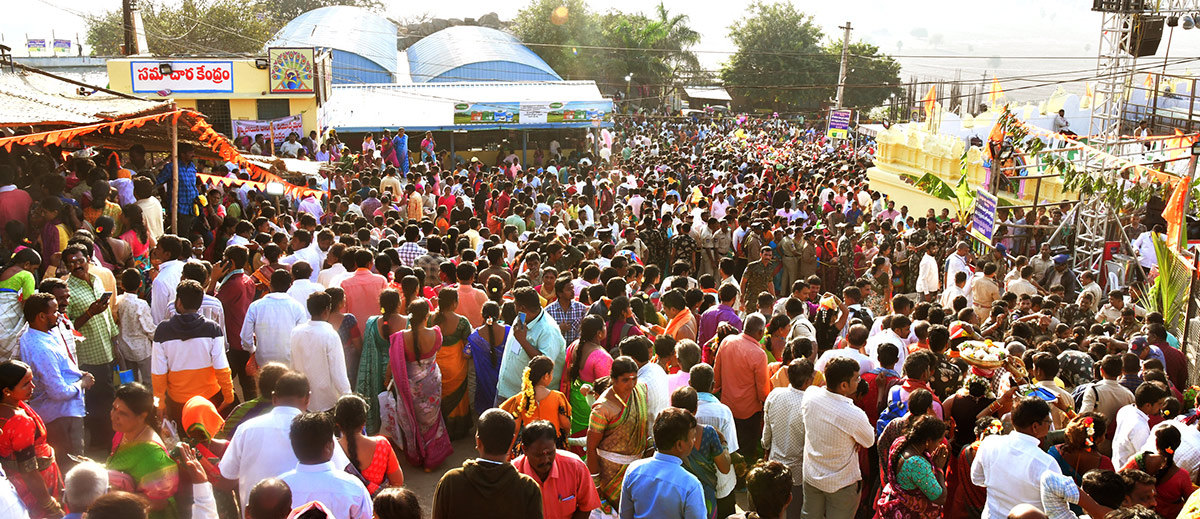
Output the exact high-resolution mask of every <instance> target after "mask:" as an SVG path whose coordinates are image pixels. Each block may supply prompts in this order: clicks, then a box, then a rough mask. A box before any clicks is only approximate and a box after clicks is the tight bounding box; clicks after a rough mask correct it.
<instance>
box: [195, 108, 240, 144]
mask: <svg viewBox="0 0 1200 519" xmlns="http://www.w3.org/2000/svg"><path fill="white" fill-rule="evenodd" d="M196 109H197V110H199V111H200V113H202V114H204V116H205V117H207V118H208V124H211V125H212V127H213V128H214V129H215V130H217V131H218V132H221V133H222V134H225V135H226V136H229V135H233V124H232V123H231V122H230V117H229V100H228V99H197V100H196Z"/></svg>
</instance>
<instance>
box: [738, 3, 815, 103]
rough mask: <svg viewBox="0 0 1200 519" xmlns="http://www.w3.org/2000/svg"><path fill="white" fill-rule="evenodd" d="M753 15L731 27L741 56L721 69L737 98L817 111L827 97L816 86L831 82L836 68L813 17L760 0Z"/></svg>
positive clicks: (753, 10) (788, 6)
mask: <svg viewBox="0 0 1200 519" xmlns="http://www.w3.org/2000/svg"><path fill="white" fill-rule="evenodd" d="M748 12H749V14H748V15H747V16H746V17H744V18H742V19H740V20H738V21H736V22H734V24H733V25H731V26H730V27H729V38H730V39H732V40H733V43H734V45H736V46H737V52H735V53H734V54H733V56H731V57H730V58H729V61H728V62H726V63H725V65H724V67H723V68H722V70H721V79H722V80H723V81H724V83H725V85H726V87H728V89H729V90H730V93H731V94H732V95H733V96H734V99H735V100H736V101H737V102H738V103H739V104H744V105H748V106H749V107H753V108H762V109H768V110H775V111H780V112H784V111H797V110H800V109H804V108H809V109H811V108H816V107H817V106H818V105H819V104H820V102H821V101H822V100H824V99H825V97H826V96H827V92H826V91H825V90H823V89H818V88H812V86H813V85H819V84H820V83H821V82H822V81H823V80H825V79H826V78H828V77H829V74H830V68H831V64H830V63H829V60H828V54H827V53H826V52H825V51H824V49H822V48H821V39H822V37H823V35H822V34H821V30H820V29H819V28H818V27H817V26H816V25H814V24H813V20H812V17H811V16H809V15H806V14H804V13H801V12H799V11H797V10H796V8H795V7H793V6H792V4H791V3H783V2H777V3H770V4H768V3H763V2H762V1H761V0H760V1H756V2H755V3H754V4H752V5H751V6H750V7H749V9H748ZM834 67H836V65H834ZM832 72H833V74H835V75H836V74H837V71H836V68H834V70H833V71H832Z"/></svg>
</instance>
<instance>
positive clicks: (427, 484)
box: [399, 431, 476, 517]
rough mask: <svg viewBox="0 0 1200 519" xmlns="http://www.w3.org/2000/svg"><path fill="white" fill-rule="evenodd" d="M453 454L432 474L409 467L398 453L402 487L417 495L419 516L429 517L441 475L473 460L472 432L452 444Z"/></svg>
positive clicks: (473, 438)
mask: <svg viewBox="0 0 1200 519" xmlns="http://www.w3.org/2000/svg"><path fill="white" fill-rule="evenodd" d="M453 445H454V453H453V454H451V455H450V457H449V458H446V462H445V463H442V466H441V467H438V468H437V469H435V470H434V471H432V472H425V471H424V470H423V469H419V468H416V467H413V466H411V465H409V464H408V463H407V462H405V461H404V454H403V453H399V455H400V458H401V461H400V468H401V469H403V470H404V486H406V487H408V489H409V490H412V491H413V492H415V493H416V494H417V499H418V500H419V501H420V502H421V512H422V514H421V516H422V517H430V516H431V514H430V511H431V510H432V507H433V491H434V489H436V488H437V484H438V480H440V479H442V474H445V473H446V472H447V471H449V470H450V469H453V468H456V467H461V466H462V463H463V461H465V460H468V459H471V458H474V457H475V455H476V453H475V434H474V431H472V433H471V434H470V435H469V436H467V437H466V438H462V439H460V440H458V441H456V442H454V443H453Z"/></svg>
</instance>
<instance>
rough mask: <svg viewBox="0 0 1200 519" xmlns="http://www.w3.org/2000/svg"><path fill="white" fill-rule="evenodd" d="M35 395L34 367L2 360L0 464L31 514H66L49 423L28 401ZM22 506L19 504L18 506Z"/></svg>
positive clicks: (53, 515) (32, 515)
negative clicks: (47, 433) (47, 428)
mask: <svg viewBox="0 0 1200 519" xmlns="http://www.w3.org/2000/svg"><path fill="white" fill-rule="evenodd" d="M32 396H33V370H32V369H30V367H29V365H28V364H25V363H24V362H21V361H19V360H10V361H8V362H5V363H3V364H0V397H2V398H0V467H3V468H4V471H5V472H6V473H7V474H8V480H9V481H11V482H12V485H13V486H14V487H16V490H17V496H18V497H20V498H21V502H22V503H24V504H25V508H26V509H28V510H29V514H30V516H31V517H34V518H40V517H50V518H59V517H62V516H63V509H62V506H61V505H60V504H59V501H58V500H59V498H60V497H61V496H62V490H63V488H62V474H61V473H60V472H59V470H58V463H57V462H56V461H55V460H54V449H53V448H51V447H50V444H49V443H48V440H47V435H46V425H45V424H44V423H42V418H41V417H40V416H38V414H37V413H36V412H34V410H33V408H32V407H29V404H26V403H25V401H26V400H29V398H30V397H32ZM19 508H20V507H19V506H18V509H19Z"/></svg>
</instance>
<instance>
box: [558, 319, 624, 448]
mask: <svg viewBox="0 0 1200 519" xmlns="http://www.w3.org/2000/svg"><path fill="white" fill-rule="evenodd" d="M604 328H605V326H604V318H603V317H600V316H599V315H596V314H592V315H588V316H584V318H583V321H581V322H580V323H579V340H578V341H575V342H574V343H572V344H571V345H570V346H567V356H566V365H565V366H563V372H564V373H566V374H567V376H565V377H562V383H561V387H560V391H562V392H563V393H566V395H567V401H568V402H570V404H571V437H573V438H576V437H582V436H585V435H586V434H587V428H588V419H589V418H590V417H591V414H592V405H591V404H592V402H590V401H589V399H588V397H589V396H591V397H593V399H594V397H595V396H596V395H595V393H594V392H592V391H591V389H592V388H591V384H593V383H595V382H596V379H599V378H600V377H607V376H609V374H610V372H611V371H612V363H613V358H612V355H610V354H609V353H608V350H605V349H604V347H603V346H601V343H603V342H604ZM585 386H586V387H587V389H586V390H585V389H584V387H585Z"/></svg>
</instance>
